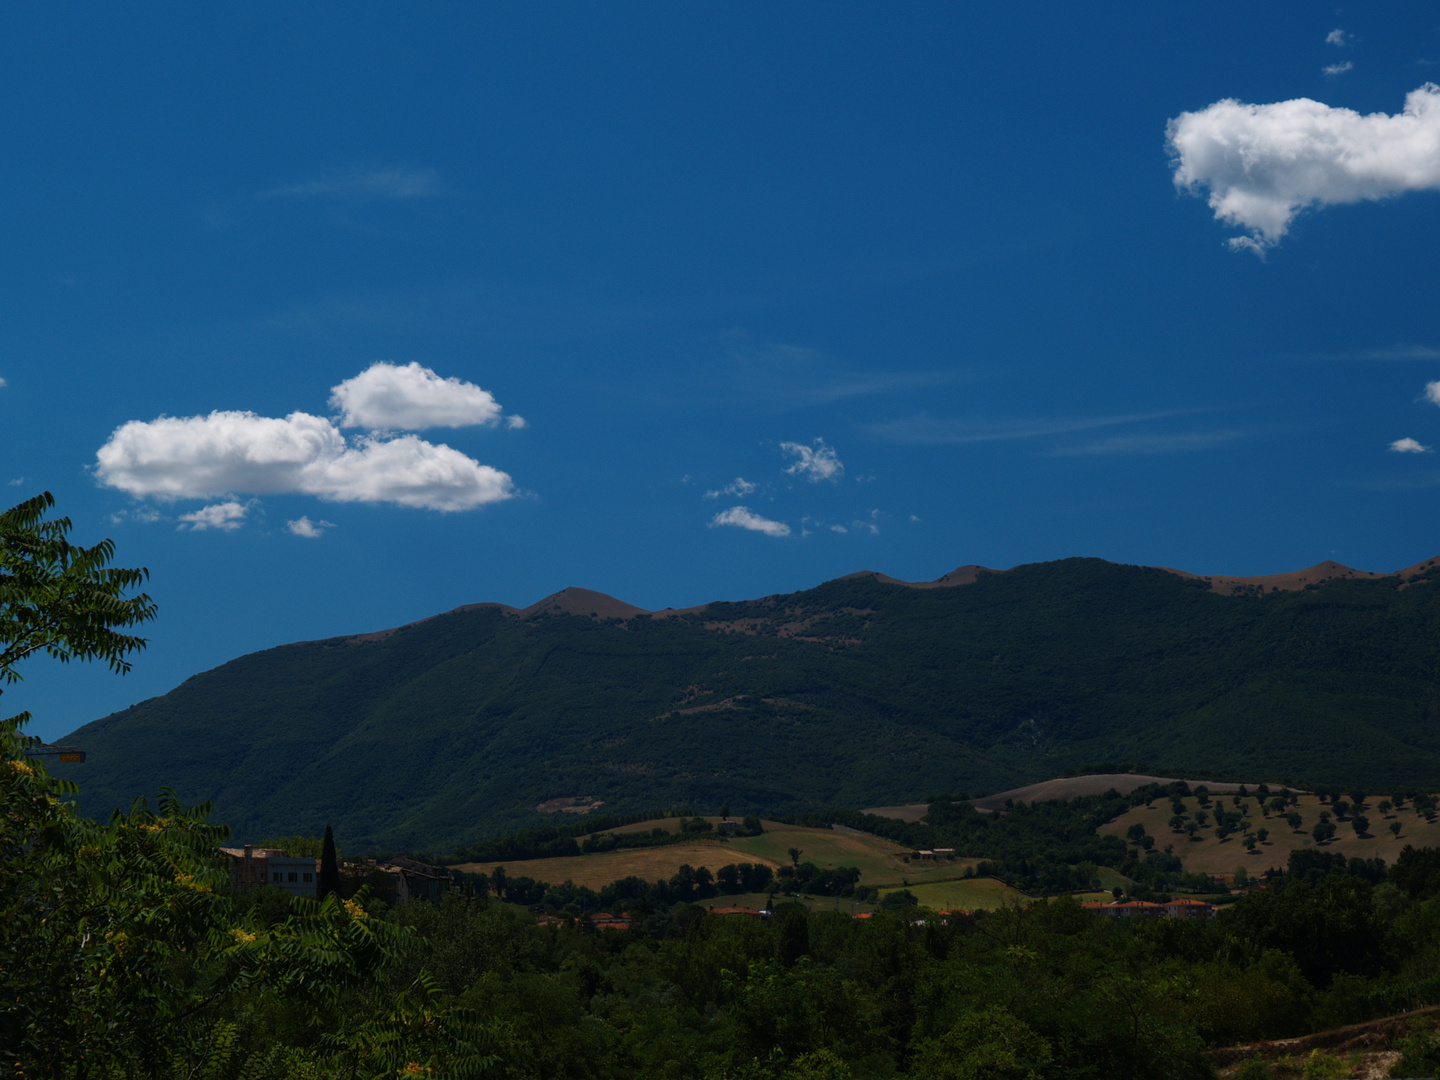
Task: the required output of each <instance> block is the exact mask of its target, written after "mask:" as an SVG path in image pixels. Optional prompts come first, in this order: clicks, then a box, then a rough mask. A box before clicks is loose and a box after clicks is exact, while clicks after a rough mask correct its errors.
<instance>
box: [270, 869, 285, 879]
mask: <svg viewBox="0 0 1440 1080" xmlns="http://www.w3.org/2000/svg"><path fill="white" fill-rule="evenodd" d="M270 880H271V881H281V880H283V878H281V876H280V871H279V870H276V871H275V876H274V877H273V878H271V879H270Z"/></svg>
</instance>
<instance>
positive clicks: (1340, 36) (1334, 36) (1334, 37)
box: [1325, 26, 1350, 46]
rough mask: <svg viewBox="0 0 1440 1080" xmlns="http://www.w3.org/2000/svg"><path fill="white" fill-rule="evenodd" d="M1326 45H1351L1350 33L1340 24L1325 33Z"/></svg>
mask: <svg viewBox="0 0 1440 1080" xmlns="http://www.w3.org/2000/svg"><path fill="white" fill-rule="evenodd" d="M1325 44H1326V45H1342V46H1343V45H1349V44H1350V35H1349V34H1347V33H1345V31H1344V30H1341V29H1340V28H1339V27H1338V26H1337V27H1336V28H1335V29H1334V30H1331V31H1330V33H1328V34H1326V35H1325Z"/></svg>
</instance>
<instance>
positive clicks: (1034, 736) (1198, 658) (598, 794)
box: [64, 559, 1440, 851]
mask: <svg viewBox="0 0 1440 1080" xmlns="http://www.w3.org/2000/svg"><path fill="white" fill-rule="evenodd" d="M1436 640H1440V590H1437V589H1436V587H1435V586H1434V585H1433V584H1431V583H1430V582H1428V581H1426V580H1423V579H1422V580H1419V581H1415V582H1402V581H1401V580H1399V579H1398V578H1385V579H1377V580H1332V581H1329V582H1326V583H1324V584H1321V585H1318V586H1315V587H1311V588H1308V589H1306V590H1304V591H1299V592H1272V593H1268V594H1264V595H1260V596H1221V595H1217V594H1215V593H1213V592H1211V591H1210V590H1209V588H1208V586H1207V584H1206V582H1204V581H1203V580H1191V579H1185V578H1182V577H1180V576H1178V575H1175V574H1172V573H1168V572H1166V571H1162V570H1155V569H1147V568H1142V567H1134V566H1117V565H1114V564H1111V563H1106V562H1103V561H1101V560H1097V559H1067V560H1064V561H1061V562H1055V563H1042V564H1035V565H1031V566H1022V567H1017V568H1016V569H1014V570H1010V571H1007V572H1005V573H996V574H988V575H982V576H981V577H980V579H979V580H977V581H975V582H973V583H972V584H968V585H961V586H955V587H948V588H932V589H915V588H908V587H905V586H903V585H896V584H889V583H886V582H882V581H879V580H876V579H874V578H869V577H859V578H852V579H845V580H839V581H832V582H829V583H827V584H825V585H821V586H819V587H818V588H815V589H810V590H808V591H805V592H799V593H793V594H789V595H785V596H777V597H770V598H767V599H764V600H759V601H754V602H747V603H723V604H711V605H709V606H708V607H706V608H704V609H702V610H700V611H697V612H692V613H689V614H683V615H677V616H672V617H666V618H659V617H650V616H645V615H641V616H637V617H633V618H629V619H624V620H621V619H618V618H612V619H598V618H589V617H586V616H584V615H553V614H549V615H538V616H534V617H530V618H523V619H522V618H519V617H516V616H515V615H514V613H507V612H505V611H503V610H501V609H498V608H493V607H492V608H483V607H482V608H477V609H473V610H465V611H457V612H453V613H451V614H448V615H443V616H439V617H437V618H434V619H430V620H427V621H425V622H422V623H417V624H415V625H412V626H408V627H405V628H403V629H401V630H399V631H398V632H396V633H393V634H391V635H389V636H388V637H384V638H383V639H381V640H356V639H335V640H332V641H323V642H311V643H305V644H297V645H286V646H282V647H279V648H275V649H270V650H267V651H265V652H261V653H255V654H252V655H250V656H245V657H241V658H239V659H237V660H235V661H232V662H230V663H228V664H225V665H223V666H221V667H219V668H216V669H215V670H213V671H209V672H205V673H203V674H201V675H197V676H195V677H194V678H192V679H190V680H188V681H187V682H185V683H184V684H182V685H181V686H179V687H177V688H176V689H175V690H173V691H172V692H171V693H169V694H167V695H165V696H164V697H161V698H156V699H153V700H150V701H147V702H143V703H140V704H139V705H136V706H134V707H132V708H130V709H128V710H125V711H124V712H121V713H117V714H115V715H113V716H110V717H107V718H105V719H103V720H99V721H96V722H94V723H92V724H89V725H86V726H85V727H83V728H81V729H80V730H79V731H77V732H75V733H74V734H73V735H72V736H70V737H69V739H70V740H71V741H73V742H75V743H77V744H78V745H82V746H83V747H84V748H85V749H87V750H88V751H89V754H90V757H89V760H88V761H87V763H86V764H85V765H83V766H75V767H72V768H70V769H69V771H67V772H65V773H64V775H66V776H69V777H71V778H74V779H77V780H78V779H82V778H83V780H84V789H83V792H82V796H81V798H82V800H83V801H82V806H83V808H84V809H85V810H86V811H87V812H90V813H93V814H96V815H102V816H103V815H104V814H105V813H108V812H109V811H110V810H111V809H112V808H114V807H117V806H126V805H128V804H129V802H130V800H131V799H132V798H134V797H135V796H136V795H140V794H145V793H147V792H152V791H155V790H158V789H159V788H160V787H161V786H165V785H169V786H172V787H174V788H175V789H176V790H177V792H178V793H179V794H180V796H181V797H182V798H183V799H186V800H188V801H199V800H202V799H210V800H213V801H214V803H215V805H216V807H217V810H218V812H219V813H220V814H221V815H222V816H223V817H224V818H225V819H226V820H227V821H229V822H230V823H231V824H232V825H233V826H234V828H235V829H236V831H237V834H238V835H239V836H240V837H241V838H250V839H254V838H258V837H260V836H262V835H271V834H288V833H294V832H305V833H316V832H318V831H319V830H320V829H321V828H323V826H324V825H325V824H326V823H327V822H333V823H334V824H335V825H336V827H337V829H338V830H339V831H340V833H341V834H342V835H344V836H346V837H348V838H350V840H351V843H352V845H354V846H355V847H365V846H369V847H372V848H390V849H394V848H410V849H427V850H431V851H445V850H452V849H454V848H455V847H458V846H461V845H464V844H470V843H474V842H477V841H480V840H483V839H485V838H487V837H493V836H497V835H500V834H502V833H505V832H509V831H512V830H514V829H516V828H519V827H523V826H527V825H533V824H538V823H540V822H541V821H543V820H545V819H544V817H543V815H541V814H539V813H537V812H536V810H535V807H536V806H537V805H538V804H540V803H541V802H544V801H545V800H549V799H553V798H558V797H566V796H576V797H578V796H586V797H589V798H591V799H597V800H603V802H604V804H605V805H604V808H603V812H606V813H610V812H615V813H621V814H627V813H632V812H638V811H641V810H644V809H647V808H651V807H666V806H669V807H677V806H694V807H696V808H698V809H700V810H702V811H711V812H713V810H714V808H716V807H718V806H719V805H721V804H722V803H728V804H730V805H732V806H733V807H735V809H736V810H737V812H740V813H759V814H764V815H768V816H776V815H784V814H803V813H807V812H811V811H815V810H819V809H821V808H823V807H826V806H836V805H839V806H850V807H862V806H872V805H885V804H891V803H899V802H914V801H917V800H920V799H925V798H927V797H928V796H930V795H932V794H934V793H936V792H944V791H956V790H961V789H964V790H967V791H969V792H971V793H974V794H981V793H984V792H987V791H998V790H1003V789H1006V788H1008V787H1011V786H1015V785H1017V784H1020V783H1026V782H1031V781H1035V780H1039V779H1045V778H1048V777H1052V776H1056V775H1059V774H1060V773H1061V772H1063V771H1064V770H1065V769H1066V768H1069V767H1074V766H1077V765H1079V764H1081V763H1084V762H1087V761H1096V760H1102V759H1107V758H1108V759H1120V760H1127V761H1148V762H1150V763H1152V765H1153V767H1155V768H1159V769H1166V770H1167V771H1168V770H1175V771H1171V772H1170V773H1169V774H1170V775H1191V776H1194V775H1203V774H1205V773H1212V774H1213V773H1224V774H1228V775H1232V776H1237V777H1239V778H1242V779H1252V780H1257V781H1258V780H1268V781H1270V782H1272V783H1274V782H1277V781H1290V782H1292V783H1297V784H1298V783H1306V784H1314V783H1324V782H1344V783H1359V784H1365V785H1368V786H1370V787H1372V788H1376V787H1399V786H1407V785H1410V784H1420V785H1427V784H1429V783H1430V782H1431V781H1432V778H1433V777H1434V776H1435V775H1437V773H1440V685H1437V677H1440V668H1437V660H1436V652H1435V647H1434V642H1435V641H1436ZM279 762H283V763H284V766H283V768H277V767H276V763H279Z"/></svg>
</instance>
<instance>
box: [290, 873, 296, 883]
mask: <svg viewBox="0 0 1440 1080" xmlns="http://www.w3.org/2000/svg"><path fill="white" fill-rule="evenodd" d="M290 880H291V881H294V880H295V871H294V870H291V871H290Z"/></svg>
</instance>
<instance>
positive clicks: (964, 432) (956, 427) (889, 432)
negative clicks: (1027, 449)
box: [864, 409, 1209, 446]
mask: <svg viewBox="0 0 1440 1080" xmlns="http://www.w3.org/2000/svg"><path fill="white" fill-rule="evenodd" d="M1207 411H1209V410H1204V409H1165V410H1161V411H1158V412H1148V413H1126V414H1122V415H1118V416H1086V417H1045V418H1039V419H1021V420H988V419H970V420H937V419H935V418H934V417H932V416H930V415H929V414H927V413H919V414H917V415H915V416H911V417H907V418H904V419H899V420H885V421H879V422H876V423H871V424H866V425H864V430H865V431H866V432H867V433H869V434H870V435H872V436H874V437H876V438H879V439H885V440H888V441H890V442H896V443H906V444H912V445H919V446H927V445H928V446H944V445H952V444H964V443H987V442H1004V441H1008V440H1015V439H1036V438H1042V437H1044V436H1048V435H1069V434H1074V433H1076V432H1081V431H1096V430H1100V429H1103V428H1108V427H1120V426H1123V425H1125V424H1140V423H1146V422H1150V421H1155V420H1167V419H1171V418H1173V417H1177V416H1193V415H1195V414H1196V413H1199V412H1207Z"/></svg>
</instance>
